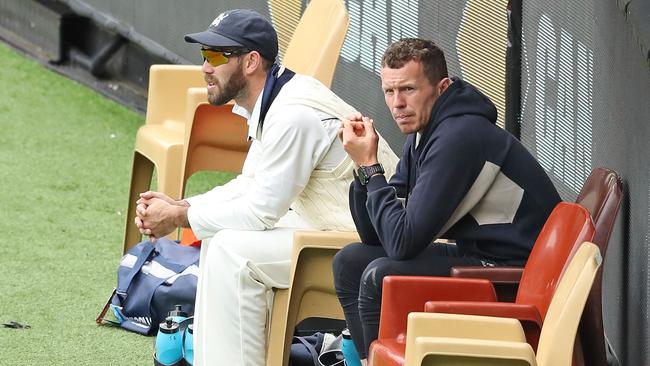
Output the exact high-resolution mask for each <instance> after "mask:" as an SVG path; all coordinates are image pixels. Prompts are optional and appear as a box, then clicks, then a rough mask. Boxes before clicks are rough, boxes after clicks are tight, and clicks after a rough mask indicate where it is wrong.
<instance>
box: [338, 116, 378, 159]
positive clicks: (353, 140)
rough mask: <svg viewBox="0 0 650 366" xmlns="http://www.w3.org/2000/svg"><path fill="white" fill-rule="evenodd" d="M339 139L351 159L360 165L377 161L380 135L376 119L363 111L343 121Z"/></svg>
mask: <svg viewBox="0 0 650 366" xmlns="http://www.w3.org/2000/svg"><path fill="white" fill-rule="evenodd" d="M339 139H340V140H341V143H343V149H345V151H346V152H347V153H348V155H349V156H350V159H352V161H354V162H355V164H357V165H358V166H370V165H373V164H376V163H377V146H378V143H379V135H377V131H375V126H374V121H373V120H372V119H371V118H369V117H365V116H364V115H362V114H361V113H354V114H352V115H350V116H349V117H348V119H344V120H343V121H342V122H341V128H340V129H339Z"/></svg>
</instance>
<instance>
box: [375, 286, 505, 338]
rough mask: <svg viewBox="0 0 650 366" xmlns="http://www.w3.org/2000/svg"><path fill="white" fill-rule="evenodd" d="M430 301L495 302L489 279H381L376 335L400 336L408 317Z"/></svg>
mask: <svg viewBox="0 0 650 366" xmlns="http://www.w3.org/2000/svg"><path fill="white" fill-rule="evenodd" d="M429 300H455V301H496V294H495V292H494V288H493V287H492V284H491V283H490V281H488V280H482V279H464V278H449V277H432V276H387V277H385V278H384V283H383V290H382V299H381V316H380V319H381V320H380V322H379V338H380V339H382V338H397V337H403V336H404V334H405V332H406V324H407V316H408V314H409V313H411V312H414V311H422V310H423V309H424V304H425V303H426V302H427V301H429Z"/></svg>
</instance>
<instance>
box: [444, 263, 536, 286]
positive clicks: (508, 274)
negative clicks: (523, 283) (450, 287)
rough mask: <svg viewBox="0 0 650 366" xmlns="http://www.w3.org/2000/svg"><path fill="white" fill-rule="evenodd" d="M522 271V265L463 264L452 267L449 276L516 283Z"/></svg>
mask: <svg viewBox="0 0 650 366" xmlns="http://www.w3.org/2000/svg"><path fill="white" fill-rule="evenodd" d="M523 273H524V269H523V268H522V267H479V266H463V267H452V268H451V277H460V278H484V279H486V280H490V281H492V283H499V284H501V283H503V284H516V283H519V281H520V280H521V275H522V274H523Z"/></svg>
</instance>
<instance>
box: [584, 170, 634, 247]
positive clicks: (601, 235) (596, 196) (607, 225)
mask: <svg viewBox="0 0 650 366" xmlns="http://www.w3.org/2000/svg"><path fill="white" fill-rule="evenodd" d="M622 199H623V189H622V183H621V178H620V177H619V175H618V174H617V173H616V172H615V171H613V170H610V169H607V168H595V169H594V170H592V171H591V174H590V175H589V177H588V178H587V180H586V181H585V184H584V186H582V189H581V190H580V194H578V198H576V203H577V204H579V205H580V206H582V207H584V208H586V209H587V211H589V213H590V214H591V218H592V219H593V220H594V225H595V226H596V234H595V235H594V240H593V243H594V244H596V245H598V249H600V253H601V254H602V255H603V256H605V253H606V251H607V243H608V242H609V237H610V236H611V235H612V229H613V228H614V222H615V221H616V215H617V214H618V210H619V208H620V207H621V200H622Z"/></svg>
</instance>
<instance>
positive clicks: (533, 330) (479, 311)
mask: <svg viewBox="0 0 650 366" xmlns="http://www.w3.org/2000/svg"><path fill="white" fill-rule="evenodd" d="M424 311H426V312H435V313H452V314H466V315H482V316H495V317H502V318H513V319H517V320H519V321H520V322H521V325H522V327H523V328H524V331H525V333H526V339H527V341H528V343H529V344H530V345H531V346H533V349H537V343H538V342H539V334H540V331H541V328H542V322H543V319H542V316H541V315H540V313H539V311H538V310H537V308H536V307H535V306H534V305H528V304H514V303H504V302H471V301H447V302H443V301H428V302H427V303H426V305H425V307H424Z"/></svg>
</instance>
